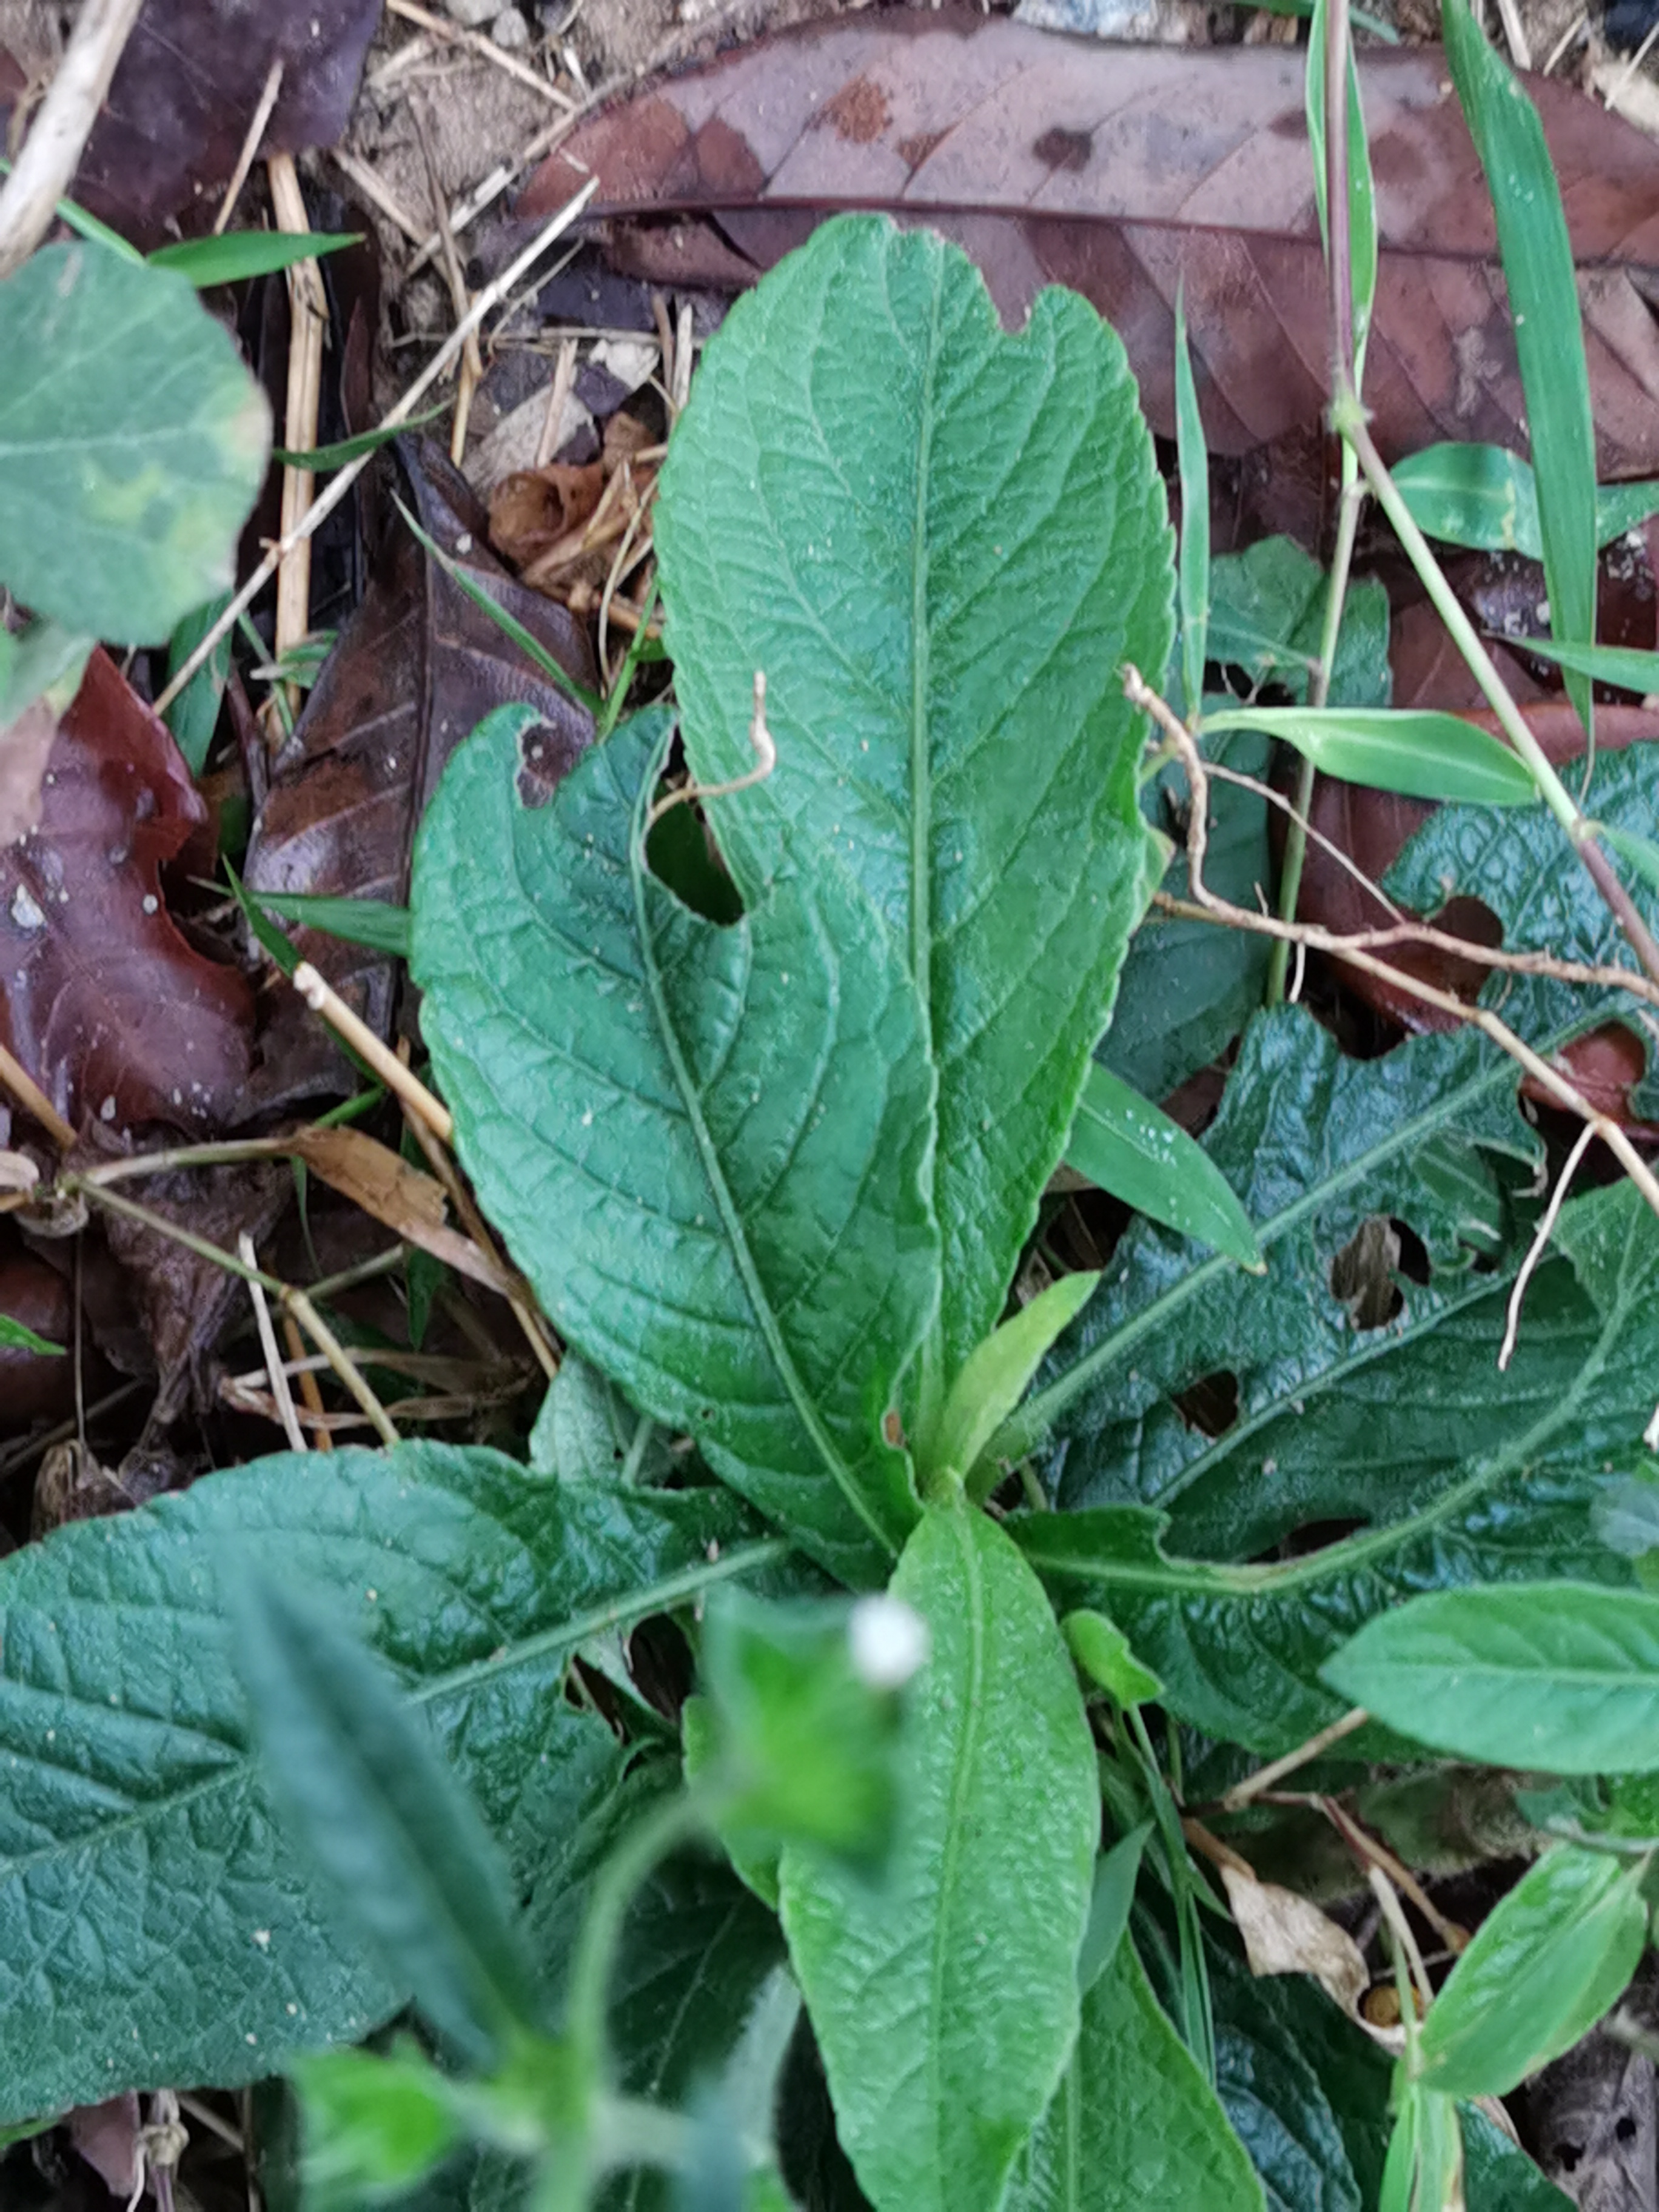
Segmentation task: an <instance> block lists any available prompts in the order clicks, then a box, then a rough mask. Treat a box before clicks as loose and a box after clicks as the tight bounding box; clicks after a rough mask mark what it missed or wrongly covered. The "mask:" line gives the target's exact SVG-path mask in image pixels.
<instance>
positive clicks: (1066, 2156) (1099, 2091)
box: [1006, 1939, 1265, 2212]
mask: <svg viewBox="0 0 1659 2212" xmlns="http://www.w3.org/2000/svg"><path fill="white" fill-rule="evenodd" d="M1264 2202H1265V2200H1264V2198H1263V2196H1262V2191H1261V2181H1260V2179H1258V2178H1257V2175H1256V2172H1255V2168H1254V2167H1253V2166H1252V2165H1251V2163H1250V2160H1249V2154H1248V2152H1247V2151H1246V2150H1245V2148H1244V2146H1243V2143H1242V2142H1240V2141H1239V2139H1238V2137H1237V2135H1235V2134H1234V2132H1233V2130H1232V2129H1231V2126H1230V2125H1229V2124H1228V2121H1227V2116H1226V2114H1225V2112H1223V2110H1222V2108H1221V2106H1220V2103H1219V2102H1218V2100H1217V2097H1216V2093H1215V2091H1214V2090H1213V2089H1212V2087H1210V2085H1209V2083H1208V2082H1207V2081H1206V2080H1205V2078H1204V2076H1203V2075H1202V2074H1201V2073H1200V2070H1199V2067H1198V2063H1197V2061H1196V2060H1195V2059H1194V2057H1193V2056H1192V2054H1191V2052H1190V2051H1188V2049H1187V2046H1186V2045H1185V2044H1184V2043H1182V2040H1181V2038H1180V2037H1179V2036H1178V2035H1177V2034H1176V2032H1175V2029H1174V2028H1173V2027H1171V2026H1170V2021H1169V2020H1168V2018H1167V2017H1166V2015H1164V2011H1163V2009H1162V2008H1161V2007H1160V2006H1159V2004H1158V1999H1157V1998H1156V1997H1155V1996H1153V1994H1152V1984H1150V1983H1149V1982H1148V1980H1147V1978H1146V1968H1145V1967H1144V1966H1142V1965H1141V1963H1140V1960H1139V1957H1138V1956H1137V1955H1136V1953H1135V1947H1134V1945H1133V1943H1132V1942H1128V1941H1127V1939H1126V1940H1125V1941H1124V1942H1121V1943H1120V1944H1119V1945H1118V1947H1117V1949H1116V1951H1115V1954H1113V1958H1112V1962H1111V1964H1110V1966H1108V1967H1107V1969H1106V1971H1105V1972H1104V1973H1103V1974H1102V1976H1101V1977H1100V1978H1099V1980H1098V1981H1097V1983H1096V1984H1095V1985H1094V1987H1093V1988H1092V1989H1091V1990H1089V1991H1088V1992H1087V1994H1086V1995H1085V1997H1084V1999H1083V2019H1082V2023H1081V2025H1080V2027H1079V2030H1078V2039H1077V2047H1076V2049H1075V2050H1074V2051H1073V2054H1072V2058H1071V2063H1070V2064H1069V2065H1068V2066H1067V2067H1066V2071H1065V2073H1064V2075H1062V2076H1061V2077H1060V2087H1059V2088H1058V2090H1057V2091H1056V2092H1055V2093H1054V2103H1053V2104H1052V2105H1051V2106H1049V2108H1048V2112H1045V2113H1044V2115H1043V2118H1042V2124H1041V2125H1040V2126H1039V2128H1038V2129H1037V2130H1036V2135H1035V2136H1034V2137H1033V2139H1032V2141H1031V2144H1030V2148H1029V2149H1028V2150H1027V2152H1026V2154H1025V2155H1024V2159H1023V2160H1021V2162H1020V2166H1019V2167H1018V2170H1017V2172H1016V2173H1015V2176H1014V2182H1013V2186H1012V2189H1011V2190H1010V2191H1009V2192H1008V2196H1007V2198H1006V2212H1148V2208H1150V2207H1151V2206H1153V2205H1158V2206H1169V2207H1170V2208H1171V2212H1173V2208H1175V2207H1176V2206H1179V2207H1180V2208H1181V2212H1252V2208H1254V2212H1261V2207H1262V2205H1263V2204H1264Z"/></svg>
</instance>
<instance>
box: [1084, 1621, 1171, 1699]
mask: <svg viewBox="0 0 1659 2212" xmlns="http://www.w3.org/2000/svg"><path fill="white" fill-rule="evenodd" d="M1060 1630H1061V1632H1062V1634H1063V1635H1064V1636H1065V1638H1066V1645H1067V1647H1068V1649H1069V1650H1070V1651H1071V1654H1072V1656H1073V1659H1075V1660H1076V1661H1077V1663H1078V1665H1079V1667H1080V1668H1082V1669H1083V1672H1084V1673H1085V1674H1086V1675H1087V1676H1088V1677H1089V1679H1090V1680H1091V1682H1095V1683H1097V1684H1098V1685H1099V1686H1100V1687H1101V1688H1102V1689H1103V1690H1108V1691H1109V1692H1111V1694H1112V1696H1113V1697H1115V1699H1117V1702H1118V1703H1119V1705H1146V1704H1148V1703H1150V1702H1151V1700H1152V1699H1154V1698H1161V1697H1162V1696H1163V1694H1164V1685H1163V1683H1162V1682H1160V1681H1159V1680H1158V1677H1157V1675H1156V1674H1153V1673H1152V1669H1151V1668H1150V1667H1143V1666H1142V1665H1141V1663H1140V1662H1139V1659H1137V1658H1136V1657H1135V1655H1134V1653H1133V1650H1131V1649H1130V1645H1129V1639H1128V1638H1127V1636H1126V1635H1125V1634H1124V1633H1123V1631H1122V1630H1121V1628H1120V1627H1119V1626H1118V1625H1117V1623H1116V1622H1115V1620H1108V1618H1107V1617H1106V1615H1105V1614H1104V1613H1099V1612H1096V1611H1094V1610H1093V1609H1092V1608H1090V1607H1079V1610H1078V1611H1077V1612H1076V1613H1067V1614H1066V1618H1065V1620H1062V1621H1061V1622H1060Z"/></svg>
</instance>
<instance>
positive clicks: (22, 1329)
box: [0, 1314, 64, 1359]
mask: <svg viewBox="0 0 1659 2212" xmlns="http://www.w3.org/2000/svg"><path fill="white" fill-rule="evenodd" d="M0 1350H3V1351H7V1352H37V1353H39V1354H40V1356H41V1357H42V1358H46V1357H48V1356H50V1357H51V1358H54V1359H61V1358H63V1356H64V1347H63V1346H62V1345H61V1344H52V1343H51V1342H50V1341H49V1340H47V1339H46V1337H44V1336H37V1335H36V1334H35V1333H34V1331H33V1329H32V1328H29V1326H28V1324H27V1322H21V1321H14V1320H13V1319H12V1317H11V1316H10V1315H9V1314H0Z"/></svg>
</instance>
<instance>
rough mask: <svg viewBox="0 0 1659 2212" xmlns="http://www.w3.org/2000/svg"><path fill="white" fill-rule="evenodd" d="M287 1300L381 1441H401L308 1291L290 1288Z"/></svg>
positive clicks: (384, 1442) (296, 1317) (290, 1310)
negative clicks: (307, 1293)
mask: <svg viewBox="0 0 1659 2212" xmlns="http://www.w3.org/2000/svg"><path fill="white" fill-rule="evenodd" d="M285 1304H287V1306H288V1309H289V1312H290V1313H292V1315H293V1316H294V1318H295V1321H297V1322H299V1324H300V1326H301V1328H302V1329H304V1331H305V1333H306V1334H307V1336H308V1337H309V1338H310V1339H311V1340H312V1342H313V1344H314V1345H315V1346H316V1347H317V1349H318V1350H319V1352H321V1353H323V1355H324V1356H325V1358H326V1359H327V1361H328V1364H329V1365H330V1366H331V1368H332V1369H333V1370H334V1372H335V1373H336V1374H337V1376H339V1378H340V1380H341V1382H342V1383H344V1385H345V1387H346V1389H347V1390H348V1391H349V1393H350V1395H352V1397H354V1398H355V1399H356V1401H357V1403H358V1405H359V1406H360V1407H362V1410H363V1413H365V1414H366V1415H367V1416H368V1424H369V1426H370V1427H371V1428H372V1429H373V1430H374V1433H375V1435H376V1436H377V1437H379V1438H380V1442H381V1443H383V1444H395V1443H397V1442H398V1431H397V1430H396V1429H395V1428H393V1426H392V1421H391V1419H390V1417H389V1415H388V1414H387V1413H386V1407H384V1406H383V1405H382V1404H381V1403H380V1400H379V1399H378V1398H377V1397H376V1396H375V1395H374V1392H373V1391H372V1390H371V1389H369V1387H368V1383H367V1382H366V1381H365V1380H364V1378H363V1376H362V1374H361V1373H360V1372H359V1370H358V1369H357V1368H356V1365H355V1364H353V1362H352V1361H351V1359H350V1358H349V1357H348V1356H347V1353H346V1349H345V1346H343V1344H342V1343H341V1342H340V1340H339V1339H338V1337H337V1336H336V1335H335V1334H334V1332H333V1330H332V1329H331V1328H330V1327H329V1325H328V1323H327V1322H325V1320H324V1319H323V1317H322V1316H321V1314H319V1312H318V1310H317V1309H316V1307H315V1306H314V1305H313V1304H312V1303H311V1300H310V1299H309V1298H308V1297H307V1296H306V1294H305V1292H304V1291H295V1290H290V1291H289V1293H288V1297H287V1298H286V1300H285Z"/></svg>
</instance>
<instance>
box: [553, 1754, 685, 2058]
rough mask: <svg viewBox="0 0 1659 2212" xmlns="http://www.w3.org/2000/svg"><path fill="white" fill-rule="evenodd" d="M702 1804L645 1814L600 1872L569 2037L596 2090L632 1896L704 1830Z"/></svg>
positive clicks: (581, 1949) (577, 1965)
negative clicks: (607, 2002) (659, 1866)
mask: <svg viewBox="0 0 1659 2212" xmlns="http://www.w3.org/2000/svg"><path fill="white" fill-rule="evenodd" d="M703 1825H704V1808H703V1805H702V1801H701V1800H699V1799H697V1798H694V1797H691V1796H686V1795H685V1794H684V1793H683V1792H682V1793H680V1794H679V1795H677V1796H672V1797H670V1798H669V1799H667V1800H666V1802H665V1803H663V1804H661V1805H659V1806H658V1807H657V1808H655V1810H654V1811H653V1812H650V1813H647V1814H646V1816H645V1818H644V1819H643V1820H641V1821H640V1822H639V1823H638V1824H637V1826H635V1827H634V1828H632V1829H631V1830H630V1831H629V1833H628V1834H627V1835H626V1836H624V1837H623V1840H622V1842H621V1843H620V1844H618V1845H617V1849H616V1850H614V1851H613V1852H612V1853H611V1857H609V1858H608V1859H607V1860H606V1861H605V1864H604V1865H603V1866H602V1867H601V1868H600V1869H599V1874H598V1875H597V1876H596V1877H595V1879H594V1882H593V1893H592V1897H591V1898H590V1899H589V1900H588V1905H587V1913H586V1917H585V1918H584V1920H583V1922H582V1924H581V1932H580V1935H579V1936H577V1938H576V1949H575V1956H574V1959H573V1960H572V1961H571V1966H570V1994H569V1998H568V2003H567V2008H566V2015H565V2033H566V2034H567V2035H568V2038H569V2041H570V2046H571V2050H572V2051H573V2053H574V2057H575V2058H576V2061H577V2063H578V2065H579V2067H580V2069H582V2072H583V2074H584V2075H585V2076H586V2079H587V2081H590V2082H592V2084H593V2085H594V2087H595V2088H596V2089H597V2087H599V2084H600V2083H602V2082H603V2081H604V2079H605V2064H606V2038H605V1997H606V1994H607V1992H608V1990H609V1989H610V1985H611V1967H612V1966H613V1965H614V1964H615V1962H616V1956H617V1944H618V1942H620V1940H621V1937H622V1930H623V1921H624V1920H625V1919H626V1917H627V1915H628V1908H629V1905H630V1904H631V1903H632V1901H633V1898H634V1893H635V1890H636V1889H638V1887H639V1886H640V1884H641V1882H642V1881H644V1880H645V1878H646V1876H647V1875H648V1874H649V1873H650V1872H651V1869H653V1867H654V1866H656V1865H657V1864H658V1863H659V1861H661V1860H663V1859H665V1858H666V1857H667V1856H668V1854H669V1853H670V1852H671V1850H674V1849H675V1848H676V1846H677V1845H678V1844H683V1843H685V1842H687V1841H689V1840H690V1838H691V1837H693V1836H695V1835H696V1834H697V1833H699V1832H700V1831H701V1830H702V1826H703Z"/></svg>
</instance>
